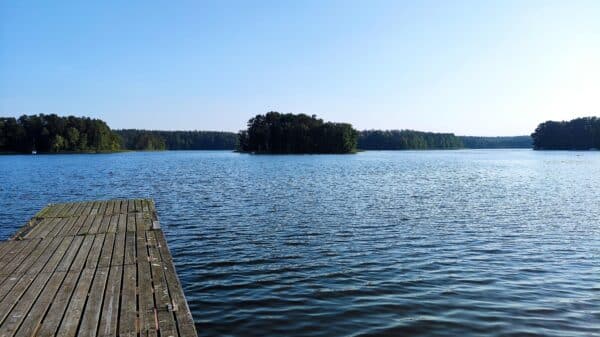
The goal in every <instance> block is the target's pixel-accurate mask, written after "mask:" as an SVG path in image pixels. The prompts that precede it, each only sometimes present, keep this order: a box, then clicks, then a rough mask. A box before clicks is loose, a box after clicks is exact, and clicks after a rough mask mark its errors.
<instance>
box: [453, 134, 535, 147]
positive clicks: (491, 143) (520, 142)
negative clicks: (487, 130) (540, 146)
mask: <svg viewBox="0 0 600 337" xmlns="http://www.w3.org/2000/svg"><path fill="white" fill-rule="evenodd" d="M458 138H459V139H460V140H461V142H462V144H463V147H464V148H466V149H531V147H532V145H533V140H532V139H531V136H511V137H474V136H459V137H458Z"/></svg>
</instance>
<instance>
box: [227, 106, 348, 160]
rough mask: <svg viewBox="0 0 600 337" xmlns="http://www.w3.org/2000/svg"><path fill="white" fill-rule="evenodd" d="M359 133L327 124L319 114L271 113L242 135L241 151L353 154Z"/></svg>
mask: <svg viewBox="0 0 600 337" xmlns="http://www.w3.org/2000/svg"><path fill="white" fill-rule="evenodd" d="M357 140H358V132H357V131H356V130H354V129H353V128H352V125H350V124H347V123H332V122H324V121H323V120H322V119H319V118H317V117H316V116H315V115H313V116H308V115H305V114H291V113H288V114H282V113H279V112H275V111H271V112H268V113H267V114H265V115H256V116H255V117H253V118H251V119H250V120H249V121H248V128H247V129H246V130H243V131H240V132H239V133H238V150H239V151H240V152H251V153H274V154H275V153H281V154H283V153H352V152H355V151H356V144H357Z"/></svg>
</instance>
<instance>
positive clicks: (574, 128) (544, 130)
mask: <svg viewBox="0 0 600 337" xmlns="http://www.w3.org/2000/svg"><path fill="white" fill-rule="evenodd" d="M531 138H533V148H534V149H535V150H591V149H596V150H597V149H600V119H599V118H597V117H582V118H576V119H573V120H570V121H561V122H556V121H547V122H544V123H541V124H540V125H538V127H537V128H536V129H535V132H534V133H532V134H531Z"/></svg>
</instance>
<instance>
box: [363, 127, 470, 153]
mask: <svg viewBox="0 0 600 337" xmlns="http://www.w3.org/2000/svg"><path fill="white" fill-rule="evenodd" d="M462 147H463V144H462V142H461V140H460V139H459V138H458V137H456V136H455V135H454V134H452V133H434V132H422V131H413V130H366V131H361V132H360V134H359V137H358V148H359V149H361V150H426V149H459V148H462Z"/></svg>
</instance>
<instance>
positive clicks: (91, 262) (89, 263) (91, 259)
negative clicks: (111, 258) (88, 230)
mask: <svg viewBox="0 0 600 337" xmlns="http://www.w3.org/2000/svg"><path fill="white" fill-rule="evenodd" d="M104 237H105V235H104V234H98V235H94V236H93V238H94V243H93V244H92V248H91V249H90V253H89V254H88V256H87V259H86V261H85V267H84V268H96V266H97V265H98V260H99V258H100V252H101V251H102V247H103V246H104Z"/></svg>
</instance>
